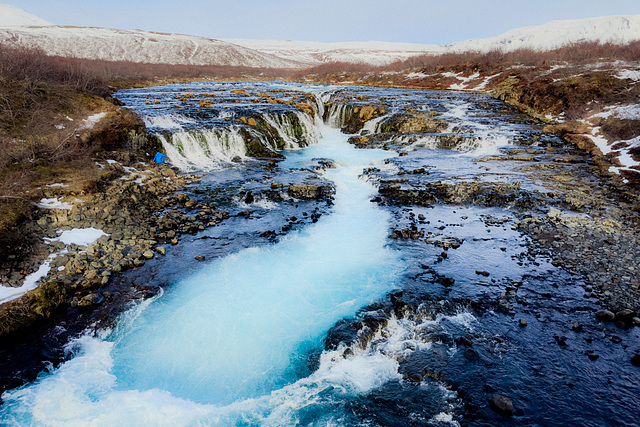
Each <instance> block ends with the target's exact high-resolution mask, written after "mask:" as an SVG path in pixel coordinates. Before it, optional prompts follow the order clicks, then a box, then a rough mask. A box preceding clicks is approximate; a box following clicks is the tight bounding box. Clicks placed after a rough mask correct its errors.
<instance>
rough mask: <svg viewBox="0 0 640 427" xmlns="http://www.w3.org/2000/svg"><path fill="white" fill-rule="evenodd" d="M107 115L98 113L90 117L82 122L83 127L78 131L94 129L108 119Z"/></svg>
mask: <svg viewBox="0 0 640 427" xmlns="http://www.w3.org/2000/svg"><path fill="white" fill-rule="evenodd" d="M106 115H107V113H98V114H94V115H93V116H89V117H87V118H86V119H84V120H83V121H82V125H81V126H80V127H79V128H78V129H93V128H94V127H95V125H97V124H98V123H99V122H100V120H102V119H103V118H105V117H106Z"/></svg>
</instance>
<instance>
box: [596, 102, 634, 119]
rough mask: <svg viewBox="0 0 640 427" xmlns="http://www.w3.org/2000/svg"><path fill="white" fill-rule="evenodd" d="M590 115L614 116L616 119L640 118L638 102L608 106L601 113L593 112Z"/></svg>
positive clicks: (606, 117)
mask: <svg viewBox="0 0 640 427" xmlns="http://www.w3.org/2000/svg"><path fill="white" fill-rule="evenodd" d="M591 117H602V118H605V119H608V118H609V117H615V118H617V119H626V120H640V104H630V105H622V106H608V107H605V111H603V112H602V113H598V114H594V115H593V116H591Z"/></svg>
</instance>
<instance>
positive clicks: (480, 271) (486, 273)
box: [476, 270, 491, 277]
mask: <svg viewBox="0 0 640 427" xmlns="http://www.w3.org/2000/svg"><path fill="white" fill-rule="evenodd" d="M476 274H477V275H478V276H484V277H489V276H490V275H491V273H489V272H488V271H484V270H476Z"/></svg>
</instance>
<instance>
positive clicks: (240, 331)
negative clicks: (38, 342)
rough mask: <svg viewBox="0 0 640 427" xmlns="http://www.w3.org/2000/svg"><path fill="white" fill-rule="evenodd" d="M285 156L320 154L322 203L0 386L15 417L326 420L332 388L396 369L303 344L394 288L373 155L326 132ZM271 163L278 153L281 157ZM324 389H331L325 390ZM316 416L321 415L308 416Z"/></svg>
mask: <svg viewBox="0 0 640 427" xmlns="http://www.w3.org/2000/svg"><path fill="white" fill-rule="evenodd" d="M322 133H323V139H322V141H321V142H322V143H321V144H318V145H315V146H312V147H310V148H307V149H304V150H298V151H295V152H293V153H291V155H290V156H289V158H288V160H286V162H285V164H286V165H289V166H292V167H293V166H296V165H297V166H302V165H304V164H305V163H306V162H309V161H311V159H312V158H315V157H326V158H331V159H333V160H334V161H335V162H336V164H337V166H338V167H337V168H336V169H332V170H329V171H328V172H327V173H326V174H327V176H328V178H330V179H331V180H333V182H334V184H335V186H336V196H335V200H334V202H335V204H334V209H333V212H332V213H331V214H330V215H325V216H323V217H322V218H321V219H320V221H318V222H317V223H316V224H313V225H311V226H309V227H307V228H306V229H304V230H302V231H300V232H297V233H294V234H291V235H289V236H287V237H286V238H284V239H283V240H282V241H281V242H280V243H278V244H275V245H270V246H265V247H261V248H251V249H246V250H244V251H242V252H240V253H236V254H234V255H231V256H228V257H225V258H222V259H218V260H214V261H212V262H210V263H209V264H208V265H206V266H204V267H203V268H202V269H201V270H199V271H198V272H196V273H195V274H192V275H189V276H187V277H184V278H183V279H181V280H179V281H178V282H177V283H174V284H173V285H172V286H171V287H170V289H169V291H168V292H167V293H166V294H165V295H163V296H162V297H161V298H159V299H157V300H155V301H153V302H152V303H149V304H146V305H145V306H144V307H139V308H138V309H137V311H135V315H129V316H128V318H126V319H123V321H122V322H121V324H120V325H119V326H118V328H117V329H116V330H114V331H112V333H111V334H110V335H109V336H108V337H107V338H105V339H100V338H91V337H83V338H81V339H79V340H77V341H76V342H75V343H74V346H73V348H74V350H75V354H76V355H75V357H74V358H72V359H71V360H69V361H68V362H66V363H64V364H63V365H62V366H61V367H60V368H59V369H57V370H55V371H54V372H52V373H47V374H43V375H42V376H41V378H40V379H39V380H38V381H36V382H35V383H34V384H32V385H30V386H28V387H25V388H23V389H19V390H15V391H11V392H8V393H6V394H5V395H4V396H3V399H4V401H5V402H6V403H5V405H4V406H3V408H2V413H1V414H2V419H3V420H7V423H9V424H11V423H14V424H15V425H24V424H44V425H62V424H64V425H86V424H88V423H91V424H92V425H118V424H121V425H124V424H132V425H149V424H153V425H192V424H206V425H210V424H221V425H229V424H234V425H235V424H241V425H244V424H248V425H251V424H261V425H283V424H293V423H295V422H296V420H299V419H303V418H304V417H305V416H306V415H305V413H307V412H308V411H311V412H313V414H314V415H313V417H312V419H313V420H314V422H318V420H323V419H325V418H326V421H327V422H329V421H331V422H339V420H340V418H341V417H342V416H343V414H341V413H340V409H339V408H333V409H331V410H329V408H331V407H332V402H333V401H334V398H333V397H332V396H341V395H342V396H343V395H358V394H360V393H365V392H368V391H370V390H372V389H374V388H376V387H379V386H380V385H382V384H384V383H385V382H387V381H389V380H392V379H397V378H398V375H399V374H398V372H397V368H398V363H397V361H395V360H394V359H391V358H388V357H384V356H383V355H381V354H378V353H376V354H362V355H356V356H355V357H353V358H349V359H344V358H337V357H336V355H335V354H331V352H328V353H324V354H323V355H322V356H321V360H320V367H319V368H318V369H317V370H316V371H315V372H314V373H310V372H309V369H308V367H307V366H306V363H307V358H308V355H309V352H310V351H312V350H316V351H317V350H319V349H321V348H322V341H323V337H324V334H325V333H326V331H327V330H328V329H329V328H330V327H331V326H332V325H333V324H335V322H337V321H338V320H340V319H342V318H344V317H347V316H351V315H353V314H354V313H355V312H356V311H357V310H358V309H359V308H360V307H362V306H364V305H366V304H368V303H371V302H373V301H375V300H376V299H378V298H380V297H382V296H383V295H385V294H386V293H388V292H389V291H390V290H392V289H394V288H395V287H396V286H397V283H398V281H399V278H400V274H401V270H402V262H401V261H400V259H399V258H398V255H397V253H396V252H394V251H392V250H390V249H388V248H386V247H385V246H384V245H385V241H386V237H387V235H388V221H389V217H388V214H387V213H385V212H384V211H382V210H380V209H379V208H377V207H376V206H375V205H374V204H372V203H370V202H369V199H370V197H371V196H372V195H373V193H374V191H375V190H374V188H373V187H372V186H370V185H369V184H368V183H366V182H364V181H362V180H360V179H359V178H358V175H359V174H360V173H362V170H363V168H364V167H367V166H369V165H371V164H375V163H376V162H379V161H381V160H382V159H384V158H385V157H386V156H387V155H388V154H386V153H385V152H384V151H378V150H355V149H354V148H352V147H351V146H349V145H348V144H347V143H346V136H345V135H342V134H341V133H340V132H339V131H338V130H334V129H328V128H324V129H322ZM284 166H285V165H283V167H284ZM337 398H338V397H336V399H337ZM322 414H324V415H322Z"/></svg>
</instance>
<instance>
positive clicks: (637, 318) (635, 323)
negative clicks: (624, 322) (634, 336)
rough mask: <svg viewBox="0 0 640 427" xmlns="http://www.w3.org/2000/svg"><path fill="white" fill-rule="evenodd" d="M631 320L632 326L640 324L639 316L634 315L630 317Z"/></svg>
mask: <svg viewBox="0 0 640 427" xmlns="http://www.w3.org/2000/svg"><path fill="white" fill-rule="evenodd" d="M631 322H632V323H633V326H640V317H634V318H633V319H631Z"/></svg>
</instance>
